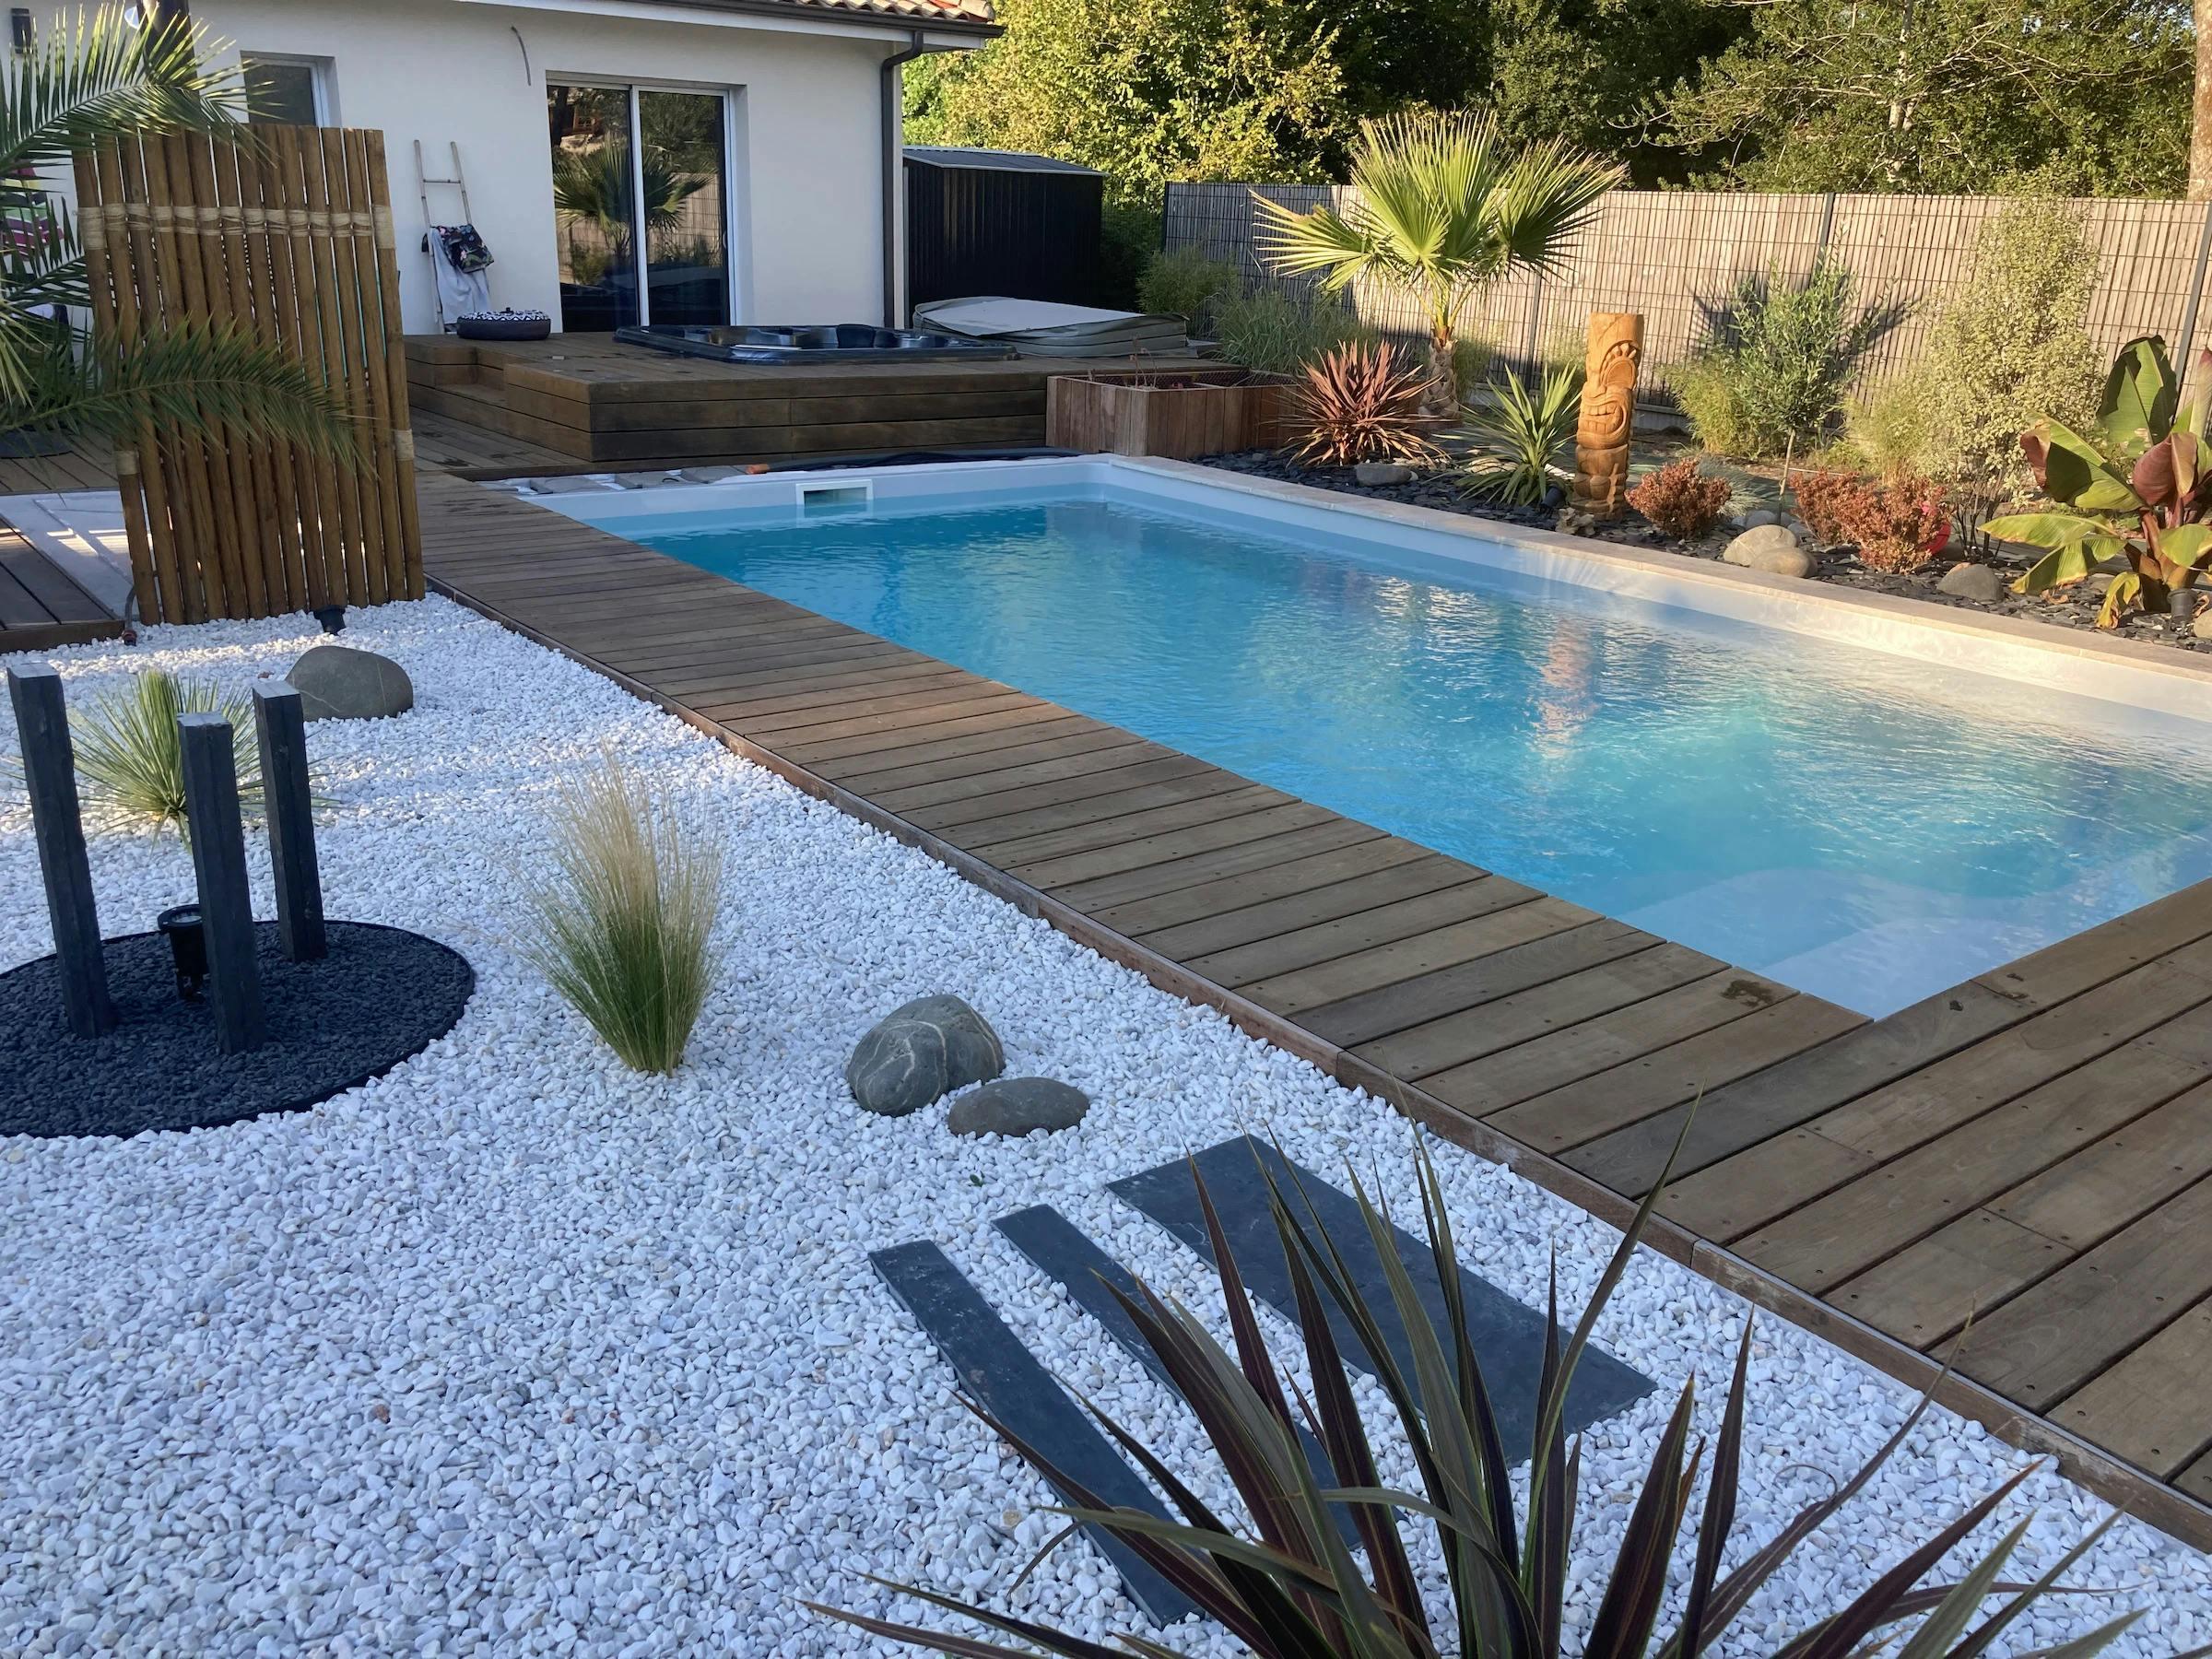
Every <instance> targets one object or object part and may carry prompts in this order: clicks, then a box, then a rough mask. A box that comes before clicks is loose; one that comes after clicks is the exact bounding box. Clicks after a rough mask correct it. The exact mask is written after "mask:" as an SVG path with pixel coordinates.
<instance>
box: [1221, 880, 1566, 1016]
mask: <svg viewBox="0 0 2212 1659" xmlns="http://www.w3.org/2000/svg"><path fill="white" fill-rule="evenodd" d="M1599 920H1602V918H1601V917H1599V915H1598V914H1597V912H1594V911H1588V910H1584V909H1583V907H1582V906H1581V905H1579V904H1569V903H1568V902H1567V901H1566V900H1563V899H1547V898H1542V897H1537V898H1531V899H1526V900H1522V901H1521V902H1519V903H1516V904H1510V905H1505V906H1502V907H1500V908H1499V909H1496V910H1490V911H1486V912H1483V913H1482V914H1480V915H1477V916H1470V917H1469V918H1467V919H1466V920H1465V921H1464V922H1453V923H1451V924H1447V925H1445V926H1442V927H1439V928H1433V929H1431V930H1430V931H1429V932H1426V933H1420V934H1416V935H1413V936H1412V937H1410V938H1404V939H1396V940H1393V941H1392V942H1391V943H1390V944H1387V945H1378V946H1376V947H1373V948H1372V949H1370V950H1359V951H1354V952H1353V953H1352V954H1351V955H1349V956H1343V957H1337V958H1335V959H1334V960H1331V961H1324V962H1319V963H1316V964H1315V965H1314V966H1312V967H1311V968H1300V969H1294V970H1293V971H1290V972H1288V973H1278V974H1276V975H1274V976H1273V977H1271V978H1268V979H1264V980H1253V981H1252V982H1249V983H1246V984H1243V985H1241V986H1240V987H1239V989H1240V990H1241V991H1242V993H1243V994H1244V995H1246V996H1248V997H1250V998H1251V999H1252V1000H1253V1002H1255V1003H1257V1004H1259V1005H1260V1006H1261V1007H1263V1008H1272V1009H1274V1010H1275V1011H1276V1012H1277V1013H1278V1014H1300V1013H1303V1012H1304V1011H1305V1010H1306V1009H1308V1008H1318V1007H1323V1006H1327V1005H1330V1004H1337V1003H1342V1002H1344V1001H1345V1000H1346V999H1347V998H1349V997H1355V996H1362V995H1371V994H1377V993H1380V992H1382V991H1384V990H1386V989H1387V988H1388V987H1390V986H1393V985H1397V984H1402V983H1404V982H1406V981H1407V980H1414V979H1419V978H1421V977H1422V976H1423V975H1425V974H1431V973H1436V972H1439V971H1442V970H1444V969H1448V968H1453V967H1456V966H1458V965H1460V964H1462V963H1465V962H1473V961H1477V960H1479V959H1482V958H1484V957H1489V956H1495V955H1497V954H1498V953H1499V952H1500V951H1501V950H1511V949H1512V947H1515V946H1517V945H1526V944H1528V943H1530V942H1531V941H1532V940H1537V939H1547V938H1550V937H1551V936H1553V935H1556V934H1561V933H1565V932H1567V931H1568V930H1570V929H1571V928H1576V927H1581V926H1583V925H1584V924H1587V923H1591V922H1595V921H1599Z"/></svg>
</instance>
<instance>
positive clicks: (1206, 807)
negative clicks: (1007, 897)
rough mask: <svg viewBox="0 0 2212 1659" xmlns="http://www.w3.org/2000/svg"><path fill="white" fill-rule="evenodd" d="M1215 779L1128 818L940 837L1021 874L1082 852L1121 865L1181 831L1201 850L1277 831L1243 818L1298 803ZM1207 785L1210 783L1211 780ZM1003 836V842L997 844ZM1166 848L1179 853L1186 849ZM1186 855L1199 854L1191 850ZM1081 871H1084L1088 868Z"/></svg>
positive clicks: (1232, 778)
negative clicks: (1123, 852) (1128, 853)
mask: <svg viewBox="0 0 2212 1659" xmlns="http://www.w3.org/2000/svg"><path fill="white" fill-rule="evenodd" d="M1220 776H1221V777H1222V778H1224V779H1226V780H1227V781H1228V786H1227V787H1226V788H1224V789H1211V788H1206V787H1204V786H1203V785H1202V786H1200V787H1197V788H1194V789H1191V790H1186V791H1183V792H1182V794H1181V797H1180V798H1171V799H1168V800H1166V801H1163V802H1159V803H1158V804H1153V805H1143V804H1139V805H1135V806H1131V808H1130V810H1128V811H1126V812H1122V813H1112V814H1105V815H1101V816H1099V817H1095V818H1087V819H1085V820H1084V821H1083V822H1080V823H1075V824H1063V825H1060V826H1058V827H1056V828H1047V829H1042V830H1030V831H1029V832H1027V833H1023V832H1021V831H1020V830H1016V831H1014V832H1012V833H1007V832H1006V831H1004V830H1000V829H998V828H996V827H995V826H996V820H995V819H994V820H991V821H989V822H987V823H982V824H963V825H962V826H960V827H959V829H957V830H947V831H946V832H945V839H946V840H947V841H950V842H951V843H952V844H953V845H954V846H956V847H960V848H963V849H965V850H966V851H968V852H970V853H974V854H975V855H976V856H977V857H979V858H982V859H985V860H987V861H988V862H990V863H992V864H994V865H998V866H999V867H1000V868H1001V869H1007V870H1022V869H1029V868H1031V867H1034V866H1038V865H1044V864H1046V863H1049V862H1052V861H1054V860H1059V859H1072V858H1076V857H1077V856H1078V855H1080V854H1084V853H1111V854H1112V857H1113V858H1115V859H1118V858H1119V856H1120V854H1119V853H1117V852H1115V851H1114V850H1115V849H1128V850H1135V849H1137V848H1141V847H1144V846H1147V845H1149V844H1150V843H1151V842H1152V841H1156V840H1167V839H1169V838H1171V837H1173V836H1175V835H1177V834H1180V833H1182V832H1185V831H1189V832H1194V833H1198V834H1200V839H1201V841H1202V842H1203V844H1204V845H1205V846H1211V845H1213V844H1214V843H1215V842H1216V841H1220V842H1221V844H1223V845H1227V844H1229V841H1230V839H1233V840H1241V841H1250V840H1253V839H1255V838H1257V837H1258V836H1260V835H1264V834H1266V833H1268V832H1269V831H1270V830H1271V829H1272V828H1274V827H1275V826H1274V822H1273V820H1270V822H1269V823H1267V824H1264V825H1253V826H1246V825H1245V824H1244V820H1245V819H1247V818H1251V817H1253V816H1254V815H1256V814H1260V813H1265V812H1267V811H1270V810H1273V809H1275V808H1278V807H1285V806H1302V805H1303V803H1302V802H1300V800H1299V799H1298V798H1297V797H1296V796H1295V795H1287V794H1284V793H1283V792H1282V791H1281V790H1279V789H1269V788H1268V787H1267V786H1266V785H1265V784H1264V783H1254V782H1251V781H1250V780H1248V779H1244V778H1240V777H1238V776H1236V775H1235V774H1234V773H1233V772H1224V773H1222V774H1220ZM1206 782H1208V783H1211V782H1215V780H1210V779H1209V780H1207V781H1206ZM1160 788H1161V790H1162V791H1163V792H1164V793H1169V794H1173V789H1172V786H1171V785H1167V784H1163V785H1161V786H1160ZM1087 809H1088V808H1087V807H1086V806H1077V808H1075V809H1074V810H1075V811H1076V812H1077V815H1078V816H1079V815H1080V814H1082V813H1083V812H1084V811H1086V810H1087ZM1300 821H1302V818H1301V820H1300ZM1247 831H1249V832H1247ZM1002 834H1003V835H1005V836H1006V839H1004V840H1000V839H999V837H1000V836H1001V835H1002ZM1225 838H1228V839H1225ZM1171 844H1173V845H1175V846H1177V847H1178V848H1179V849H1180V848H1182V846H1183V845H1184V843H1182V842H1172V843H1171ZM1190 850H1193V851H1197V850H1202V849H1201V848H1199V847H1195V846H1194V847H1192V848H1191V849H1190ZM1085 869H1086V871H1087V872H1088V871H1089V869H1090V866H1088V865H1087V866H1085Z"/></svg>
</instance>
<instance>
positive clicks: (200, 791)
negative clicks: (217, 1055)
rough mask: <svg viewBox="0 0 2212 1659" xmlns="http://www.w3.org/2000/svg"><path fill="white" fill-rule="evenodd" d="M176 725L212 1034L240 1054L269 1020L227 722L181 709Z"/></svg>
mask: <svg viewBox="0 0 2212 1659" xmlns="http://www.w3.org/2000/svg"><path fill="white" fill-rule="evenodd" d="M177 733H178V735H179V736H180V737H181V738H182V742H183V749H184V818H185V822H186V823H187V825H188V826H189V827H190V828H191V830H192V870H193V875H194V877H195V878H196V879H197V881H198V883H199V897H200V926H201V928H202V930H203V931H204V933H205V934H206V940H207V1000H208V1001H209V1002H210V1003H212V1004H213V1005H214V1006H215V1035H216V1041H218V1042H219V1043H220V1044H221V1045H222V1050H223V1053H226V1054H242V1053H246V1052H248V1051H249V1050H252V1049H257V1048H259V1047H260V1046H261V1043H262V1039H263V1038H264V1037H265V1035H266V1034H267V1028H266V1023H265V1019H264V1018H263V1014H262V1006H261V963H260V960H259V959H258V957H257V955H256V953H255V949H254V942H253V898H252V895H251V893H250V891H249V890H248V888H247V887H246V832H245V827H244V825H243V823H242V822H241V819H240V817H239V810H238V767H237V763H236V760H235V759H234V758H233V751H232V749H231V742H232V739H231V733H230V723H229V721H227V720H225V719H224V718H223V717H222V716H221V715H220V714H180V715H179V716H177Z"/></svg>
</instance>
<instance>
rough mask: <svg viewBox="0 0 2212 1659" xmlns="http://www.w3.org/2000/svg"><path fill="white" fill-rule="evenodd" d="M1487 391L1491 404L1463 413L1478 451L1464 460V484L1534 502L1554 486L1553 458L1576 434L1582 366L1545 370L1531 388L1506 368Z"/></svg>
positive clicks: (1516, 502) (1520, 503)
mask: <svg viewBox="0 0 2212 1659" xmlns="http://www.w3.org/2000/svg"><path fill="white" fill-rule="evenodd" d="M1490 392H1491V395H1492V396H1493V397H1494V398H1495V399H1496V400H1497V401H1496V402H1495V403H1493V404H1491V405H1490V406H1488V407H1482V408H1470V409H1469V410H1468V412H1467V430H1468V432H1469V433H1470V434H1472V435H1473V437H1474V440H1475V442H1476V445H1477V453H1476V454H1475V456H1474V457H1473V459H1471V460H1470V461H1469V462H1468V464H1467V471H1466V477H1465V484H1466V488H1467V489H1468V490H1469V491H1470V492H1471V493H1472V494H1475V495H1478V496H1482V497H1484V498H1485V499H1487V500H1493V501H1502V502H1505V503H1506V504H1507V505H1509V506H1513V507H1534V506H1535V505H1536V503H1537V502H1539V501H1541V500H1543V499H1544V492H1545V491H1546V490H1547V489H1549V488H1551V486H1552V483H1553V481H1554V467H1553V465H1552V464H1553V461H1554V460H1555V458H1556V457H1557V456H1558V455H1559V452H1560V451H1561V450H1563V449H1565V448H1566V447H1567V445H1568V443H1569V442H1570V441H1571V440H1572V439H1573V437H1574V423H1575V421H1576V420H1577V419H1578V418H1580V416H1581V415H1582V410H1583V371H1582V369H1581V367H1580V366H1579V365H1578V366H1576V367H1574V368H1565V367H1561V368H1557V369H1552V370H1549V371H1547V372H1546V373H1545V376H1544V379H1543V381H1542V382H1540V383H1539V384H1537V385H1536V386H1535V387H1533V388H1532V387H1531V386H1530V385H1529V384H1528V382H1526V381H1524V380H1523V379H1522V378H1521V377H1520V375H1519V374H1517V373H1515V372H1514V371H1512V370H1511V369H1508V370H1507V371H1505V374H1504V377H1503V378H1502V379H1501V380H1500V381H1498V382H1495V383H1494V384H1493V385H1492V386H1491V388H1490Z"/></svg>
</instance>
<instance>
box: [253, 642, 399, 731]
mask: <svg viewBox="0 0 2212 1659" xmlns="http://www.w3.org/2000/svg"><path fill="white" fill-rule="evenodd" d="M285 678H286V679H288V680H289V681H290V682H291V683H292V685H293V686H294V688H297V689H298V691H299V693H300V712H301V713H302V714H304V715H305V716H306V717H307V718H308V719H310V720H382V719H383V718H384V717H385V716H386V715H390V714H405V713H406V712H407V711H408V710H409V709H411V708H413V707H414V706H415V687H414V684H413V683H412V682H411V681H410V680H409V679H408V678H407V671H406V669H405V668H402V667H401V666H400V665H398V664H397V663H395V662H394V661H393V660H392V659H391V658H390V657H382V656H379V655H377V654H376V653H375V652H373V651H359V650H356V649H355V648H354V647H353V646H351V645H317V646H315V647H314V648H313V649H312V650H311V651H308V652H305V653H302V654H301V656H300V660H299V661H298V662H296V663H294V664H293V665H292V666H291V672H289V673H288V674H287V675H286V676H285Z"/></svg>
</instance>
